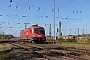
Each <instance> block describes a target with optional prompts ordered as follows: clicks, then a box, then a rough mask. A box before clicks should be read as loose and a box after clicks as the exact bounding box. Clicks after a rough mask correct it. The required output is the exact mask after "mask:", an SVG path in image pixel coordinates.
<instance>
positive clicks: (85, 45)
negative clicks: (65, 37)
mask: <svg viewBox="0 0 90 60" xmlns="http://www.w3.org/2000/svg"><path fill="white" fill-rule="evenodd" d="M56 45H58V46H65V47H76V48H86V49H90V44H78V43H71V42H70V43H65V42H62V43H61V44H56Z"/></svg>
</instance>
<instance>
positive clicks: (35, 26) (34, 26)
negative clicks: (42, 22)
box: [30, 25, 42, 28]
mask: <svg viewBox="0 0 90 60" xmlns="http://www.w3.org/2000/svg"><path fill="white" fill-rule="evenodd" d="M30 28H42V26H37V25H33V26H31V27H30Z"/></svg>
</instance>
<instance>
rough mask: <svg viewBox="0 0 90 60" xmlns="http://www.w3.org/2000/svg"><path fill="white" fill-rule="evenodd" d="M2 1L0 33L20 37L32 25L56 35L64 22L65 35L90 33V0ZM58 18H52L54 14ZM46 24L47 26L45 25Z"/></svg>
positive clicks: (0, 2) (63, 33) (0, 4)
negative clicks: (50, 29) (41, 27)
mask: <svg viewBox="0 0 90 60" xmlns="http://www.w3.org/2000/svg"><path fill="white" fill-rule="evenodd" d="M53 2H54V0H12V2H10V0H0V34H12V35H14V36H17V37H18V36H20V31H21V30H23V29H24V28H25V23H29V24H28V25H27V28H28V27H30V26H31V25H33V24H38V25H40V26H43V27H44V28H45V31H46V35H49V26H50V24H51V28H52V35H53V34H54V33H53V32H54V31H53V30H54V18H55V34H56V29H57V28H58V27H59V25H58V24H59V21H61V23H62V24H61V31H62V35H63V36H64V35H69V34H72V35H77V34H78V28H79V34H90V28H89V26H90V17H89V16H90V8H89V6H90V5H89V4H90V0H55V10H54V11H53V8H54V7H53V5H54V4H53ZM54 12H55V17H54V18H53V13H54ZM45 25H46V26H45Z"/></svg>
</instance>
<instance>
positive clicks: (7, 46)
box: [0, 42, 90, 60]
mask: <svg viewBox="0 0 90 60" xmlns="http://www.w3.org/2000/svg"><path fill="white" fill-rule="evenodd" d="M89 46H90V44H89V43H66V42H62V43H61V44H57V43H56V44H30V43H26V42H14V43H13V42H9V43H3V44H0V58H1V59H2V60H4V59H6V60H22V59H23V60H89V59H90V57H89V56H90V47H89Z"/></svg>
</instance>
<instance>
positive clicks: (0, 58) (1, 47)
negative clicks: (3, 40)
mask: <svg viewBox="0 0 90 60" xmlns="http://www.w3.org/2000/svg"><path fill="white" fill-rule="evenodd" d="M3 51H4V45H2V44H0V60H4V58H3V56H4V52H3Z"/></svg>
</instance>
